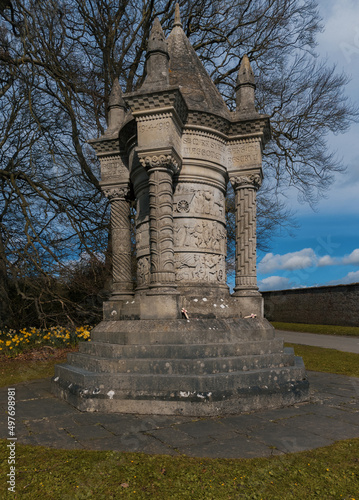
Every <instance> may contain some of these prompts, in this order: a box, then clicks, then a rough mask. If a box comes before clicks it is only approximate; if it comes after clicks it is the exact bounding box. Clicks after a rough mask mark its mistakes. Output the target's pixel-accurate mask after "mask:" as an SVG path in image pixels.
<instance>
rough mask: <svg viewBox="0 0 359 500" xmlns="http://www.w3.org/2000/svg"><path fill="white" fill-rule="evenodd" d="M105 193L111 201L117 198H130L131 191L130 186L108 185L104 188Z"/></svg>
mask: <svg viewBox="0 0 359 500" xmlns="http://www.w3.org/2000/svg"><path fill="white" fill-rule="evenodd" d="M102 190H103V193H104V195H105V196H106V198H108V199H109V201H110V202H113V201H115V200H126V201H127V200H128V195H129V193H130V186H129V185H124V186H106V187H103V188H102Z"/></svg>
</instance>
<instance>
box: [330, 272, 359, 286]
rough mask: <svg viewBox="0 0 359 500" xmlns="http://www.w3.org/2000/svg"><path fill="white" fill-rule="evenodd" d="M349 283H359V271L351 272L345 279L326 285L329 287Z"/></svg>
mask: <svg viewBox="0 0 359 500" xmlns="http://www.w3.org/2000/svg"><path fill="white" fill-rule="evenodd" d="M349 283H359V271H351V272H350V273H348V274H347V275H346V276H344V278H341V279H339V280H332V281H329V282H328V283H326V284H327V285H347V284H349Z"/></svg>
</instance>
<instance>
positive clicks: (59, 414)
mask: <svg viewBox="0 0 359 500" xmlns="http://www.w3.org/2000/svg"><path fill="white" fill-rule="evenodd" d="M308 377H309V381H310V384H311V398H310V401H308V402H307V403H300V404H296V405H293V406H290V407H285V408H279V409H273V410H263V411H258V412H255V413H249V414H239V415H230V416H225V417H208V418H198V417H182V416H166V415H159V416H156V415H131V414H115V413H111V414H105V413H83V412H81V411H79V410H77V409H76V408H74V407H73V406H71V405H69V404H68V403H66V402H65V401H63V400H59V399H57V398H55V397H54V396H53V395H52V394H51V392H50V380H49V379H44V380H37V381H32V382H29V383H23V384H18V385H16V424H17V426H16V436H17V438H18V442H19V443H23V444H29V445H30V444H31V445H41V446H47V447H51V448H63V449H68V450H75V449H86V450H114V451H136V452H143V453H148V454H166V455H173V456H176V455H178V454H185V455H188V456H192V457H220V458H252V457H269V456H271V455H276V454H283V453H290V452H294V451H303V450H309V449H313V448H316V447H320V446H327V445H329V444H331V443H333V442H334V441H337V440H341V439H347V438H354V437H359V401H358V400H359V397H358V396H359V381H358V379H356V378H354V377H345V376H342V375H333V374H325V373H318V372H308ZM6 401H7V389H6V388H5V389H1V390H0V409H1V412H0V425H1V429H0V438H2V439H6V437H7V415H6Z"/></svg>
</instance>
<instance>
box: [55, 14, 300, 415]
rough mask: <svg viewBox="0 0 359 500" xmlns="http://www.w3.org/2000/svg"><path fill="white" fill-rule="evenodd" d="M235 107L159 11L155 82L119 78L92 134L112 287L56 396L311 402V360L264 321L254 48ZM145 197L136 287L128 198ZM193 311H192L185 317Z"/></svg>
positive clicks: (227, 405) (148, 409) (165, 407)
mask: <svg viewBox="0 0 359 500" xmlns="http://www.w3.org/2000/svg"><path fill="white" fill-rule="evenodd" d="M235 91H236V110H235V111H234V112H230V111H229V109H228V108H227V106H226V104H225V102H224V101H223V99H222V96H221V95H220V93H219V91H218V90H217V88H216V87H215V85H214V83H213V82H212V80H211V78H210V77H209V75H208V73H207V72H206V70H205V68H204V67H203V65H202V63H201V62H200V60H199V58H198V57H197V55H196V53H195V51H194V49H193V47H192V46H191V44H190V43H189V41H188V39H187V37H186V35H185V33H184V31H183V30H182V25H181V20H180V14H179V7H178V5H177V6H176V14H175V20H174V26H173V30H172V32H171V34H170V35H169V37H168V38H167V40H166V38H165V36H164V33H163V31H162V28H161V24H160V22H159V20H158V19H156V20H155V22H154V25H153V28H152V31H151V34H150V37H149V40H148V50H147V55H146V79H145V81H144V83H143V85H142V87H141V88H140V89H139V90H137V91H136V92H132V93H127V94H122V91H121V88H120V85H119V82H118V81H115V83H114V86H113V89H112V92H111V96H110V100H109V109H108V116H109V118H108V128H107V130H106V132H105V134H104V135H103V136H102V137H100V138H99V139H95V140H92V141H91V144H92V146H93V147H94V148H95V150H96V153H97V155H98V157H99V159H100V162H101V177H102V180H101V186H102V189H103V192H104V194H105V196H107V197H108V199H109V201H110V203H111V230H112V242H113V243H112V255H113V292H112V296H111V298H110V300H108V301H107V302H106V303H105V304H104V319H103V321H102V322H101V323H100V324H99V325H98V326H97V327H96V328H95V329H94V330H93V331H92V335H91V337H92V341H91V342H90V343H88V342H86V343H81V344H80V352H79V353H73V354H70V355H69V356H68V362H67V364H65V365H59V366H57V367H56V373H55V377H54V378H53V382H52V387H53V391H54V393H55V394H57V395H58V396H60V397H63V398H64V399H66V400H67V401H69V402H70V403H71V404H73V405H74V406H76V407H77V408H79V409H80V410H85V411H106V412H123V413H143V414H146V413H148V414H183V415H219V414H228V413H239V412H241V411H250V410H254V409H259V408H268V407H277V406H281V405H286V404H292V403H294V402H298V401H302V400H304V399H306V398H307V396H308V381H307V378H306V374H305V369H304V365H303V362H302V360H301V358H297V357H295V356H294V354H293V352H292V351H291V350H288V349H287V350H286V349H283V342H282V341H281V340H279V339H276V338H275V336H274V329H273V327H272V326H271V325H270V324H269V323H268V322H267V321H266V320H265V319H264V318H263V301H262V297H261V294H260V293H259V292H258V288H257V283H256V192H257V190H258V188H259V187H260V185H261V182H262V177H263V174H262V167H261V156H262V148H263V147H264V145H265V143H266V141H268V140H269V138H270V128H269V119H268V116H266V115H261V114H259V113H258V112H257V111H256V109H255V105H254V92H255V81H254V75H253V72H252V69H251V66H250V63H249V59H248V57H247V56H244V57H243V59H242V62H241V65H240V69H239V73H238V78H237V86H236V89H235ZM228 182H231V184H232V186H233V189H234V191H235V210H236V215H235V216H236V241H235V244H236V254H235V255H236V259H235V263H236V264H235V266H236V268H235V287H234V293H233V294H232V295H230V293H229V289H228V286H227V284H226V269H225V259H226V222H225V196H226V189H227V184H228ZM134 202H135V203H136V259H137V281H136V287H134V283H133V282H132V278H131V231H130V204H131V203H134ZM187 317H188V319H187Z"/></svg>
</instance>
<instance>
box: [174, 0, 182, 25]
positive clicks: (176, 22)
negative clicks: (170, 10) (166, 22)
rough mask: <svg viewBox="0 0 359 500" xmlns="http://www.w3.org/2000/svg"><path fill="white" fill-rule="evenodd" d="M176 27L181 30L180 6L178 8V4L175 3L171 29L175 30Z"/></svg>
mask: <svg viewBox="0 0 359 500" xmlns="http://www.w3.org/2000/svg"><path fill="white" fill-rule="evenodd" d="M176 26H179V27H180V28H182V23H181V13H180V6H179V3H178V2H177V3H176V8H175V20H174V23H173V27H174V28H175V27H176Z"/></svg>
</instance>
